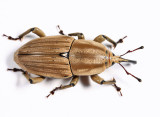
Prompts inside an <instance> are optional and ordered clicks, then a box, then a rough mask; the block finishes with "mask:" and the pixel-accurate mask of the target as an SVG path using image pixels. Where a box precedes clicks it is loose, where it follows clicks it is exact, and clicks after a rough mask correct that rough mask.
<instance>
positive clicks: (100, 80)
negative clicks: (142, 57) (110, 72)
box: [91, 74, 122, 96]
mask: <svg viewBox="0 0 160 117" xmlns="http://www.w3.org/2000/svg"><path fill="white" fill-rule="evenodd" d="M91 79H92V80H93V81H94V82H96V83H98V84H101V85H102V84H109V85H112V86H114V87H115V88H116V90H117V91H118V92H120V94H121V96H122V93H121V88H120V87H118V86H117V85H116V80H115V79H114V78H113V79H112V80H108V81H105V80H104V79H103V78H101V77H100V76H98V75H97V74H96V75H92V76H91Z"/></svg>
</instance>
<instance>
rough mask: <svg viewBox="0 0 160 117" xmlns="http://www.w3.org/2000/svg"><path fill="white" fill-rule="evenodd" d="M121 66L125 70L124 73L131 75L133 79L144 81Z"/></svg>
mask: <svg viewBox="0 0 160 117" xmlns="http://www.w3.org/2000/svg"><path fill="white" fill-rule="evenodd" d="M119 65H120V66H121V67H122V68H123V69H124V71H125V72H126V74H127V75H131V76H132V77H134V78H135V79H137V80H138V81H139V82H142V80H141V79H140V78H138V77H136V76H134V75H133V74H131V73H129V72H128V71H127V70H126V69H125V68H124V67H123V66H122V65H121V64H120V63H119Z"/></svg>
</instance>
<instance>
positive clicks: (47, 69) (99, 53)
mask: <svg viewBox="0 0 160 117" xmlns="http://www.w3.org/2000/svg"><path fill="white" fill-rule="evenodd" d="M57 27H58V29H59V33H60V35H57V36H46V35H45V33H44V32H43V31H42V30H41V29H39V28H37V27H34V28H30V29H28V30H27V31H25V32H24V33H22V34H21V35H19V36H18V38H13V37H11V36H7V35H5V34H4V35H3V36H6V37H7V38H8V39H9V40H22V38H23V37H24V36H25V35H27V34H28V33H30V32H32V33H34V34H36V35H38V36H39V38H37V39H33V40H31V41H29V42H28V43H26V44H25V45H23V46H22V47H20V48H19V49H18V50H17V51H16V52H15V54H14V60H15V62H16V63H17V64H18V65H19V66H20V67H21V68H22V69H19V68H13V69H8V70H11V71H13V72H22V73H23V75H24V76H25V77H26V79H27V80H28V81H29V82H30V83H31V84H34V83H39V82H41V81H43V80H44V79H45V78H47V77H50V78H62V79H66V78H72V80H71V82H70V84H69V85H61V86H59V87H56V88H54V89H53V90H52V91H51V92H50V94H49V95H48V96H47V97H49V96H50V95H51V94H52V95H53V94H54V92H55V91H56V90H61V89H65V88H70V87H73V86H75V85H76V84H77V82H78V80H79V76H91V79H92V80H93V81H94V82H96V83H98V84H101V85H102V84H110V85H112V86H114V87H115V88H116V90H117V91H119V92H120V91H121V88H120V87H118V86H117V85H116V80H115V79H114V78H113V79H112V80H108V81H105V80H104V79H103V78H101V77H100V76H99V75H98V74H100V73H102V72H103V71H104V70H105V69H107V68H109V67H110V66H112V65H113V64H114V63H118V64H119V65H120V66H121V67H122V68H123V69H124V70H125V72H126V73H127V75H131V76H133V77H134V78H136V79H137V80H138V81H139V82H141V79H139V78H137V77H136V76H134V75H132V74H131V73H129V72H128V71H127V70H126V69H125V68H124V67H123V66H122V64H121V62H130V63H136V61H133V60H129V59H124V58H122V56H124V55H125V54H127V53H130V52H133V51H136V50H138V49H143V46H141V47H139V48H137V49H134V50H132V51H130V50H129V51H127V52H126V53H125V54H123V55H121V56H116V55H115V54H114V53H112V52H111V51H110V50H109V49H107V48H106V47H105V46H104V45H103V44H102V42H103V41H105V40H107V41H109V42H110V43H111V44H112V45H113V47H114V48H115V47H116V46H117V45H118V44H119V43H122V42H123V39H124V38H126V36H125V37H124V38H122V39H119V41H117V42H115V41H113V40H112V39H111V38H109V37H108V36H106V35H99V36H97V37H96V38H95V39H94V40H93V41H92V40H85V37H84V35H83V33H78V32H77V33H70V34H68V35H65V34H64V33H63V30H61V29H60V27H59V26H57ZM73 36H77V37H78V40H75V38H73ZM31 74H35V75H38V77H34V78H33V77H31ZM120 94H121V95H122V93H121V92H120Z"/></svg>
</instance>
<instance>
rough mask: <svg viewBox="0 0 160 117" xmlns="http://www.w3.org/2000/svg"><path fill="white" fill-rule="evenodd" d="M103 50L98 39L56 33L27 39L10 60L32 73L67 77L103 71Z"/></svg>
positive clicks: (105, 50)
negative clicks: (77, 37)
mask: <svg viewBox="0 0 160 117" xmlns="http://www.w3.org/2000/svg"><path fill="white" fill-rule="evenodd" d="M107 53H109V54H111V52H110V51H109V50H107V49H106V47H105V46H104V45H102V44H100V43H98V42H95V41H91V40H75V39H74V38H72V37H69V36H64V35H60V36H48V37H41V38H38V39H34V40H32V41H30V42H28V43H27V44H25V45H23V46H22V47H21V48H20V49H18V50H17V51H16V52H15V55H14V60H15V61H16V63H17V64H18V65H19V66H20V67H21V68H22V69H23V70H25V71H28V72H29V73H32V74H36V75H40V76H45V77H53V78H69V77H72V76H74V75H78V76H83V75H88V76H89V75H94V74H99V73H101V72H103V71H104V70H105V69H106V67H107V63H108V64H109V62H110V59H106V56H107Z"/></svg>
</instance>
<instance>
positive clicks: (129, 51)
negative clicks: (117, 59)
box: [120, 46, 144, 56]
mask: <svg viewBox="0 0 160 117" xmlns="http://www.w3.org/2000/svg"><path fill="white" fill-rule="evenodd" d="M143 48H144V46H141V47H139V48H136V49H134V50H128V51H127V52H126V53H124V54H122V55H120V56H124V55H126V54H128V53H131V52H134V51H136V50H139V49H143Z"/></svg>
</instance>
